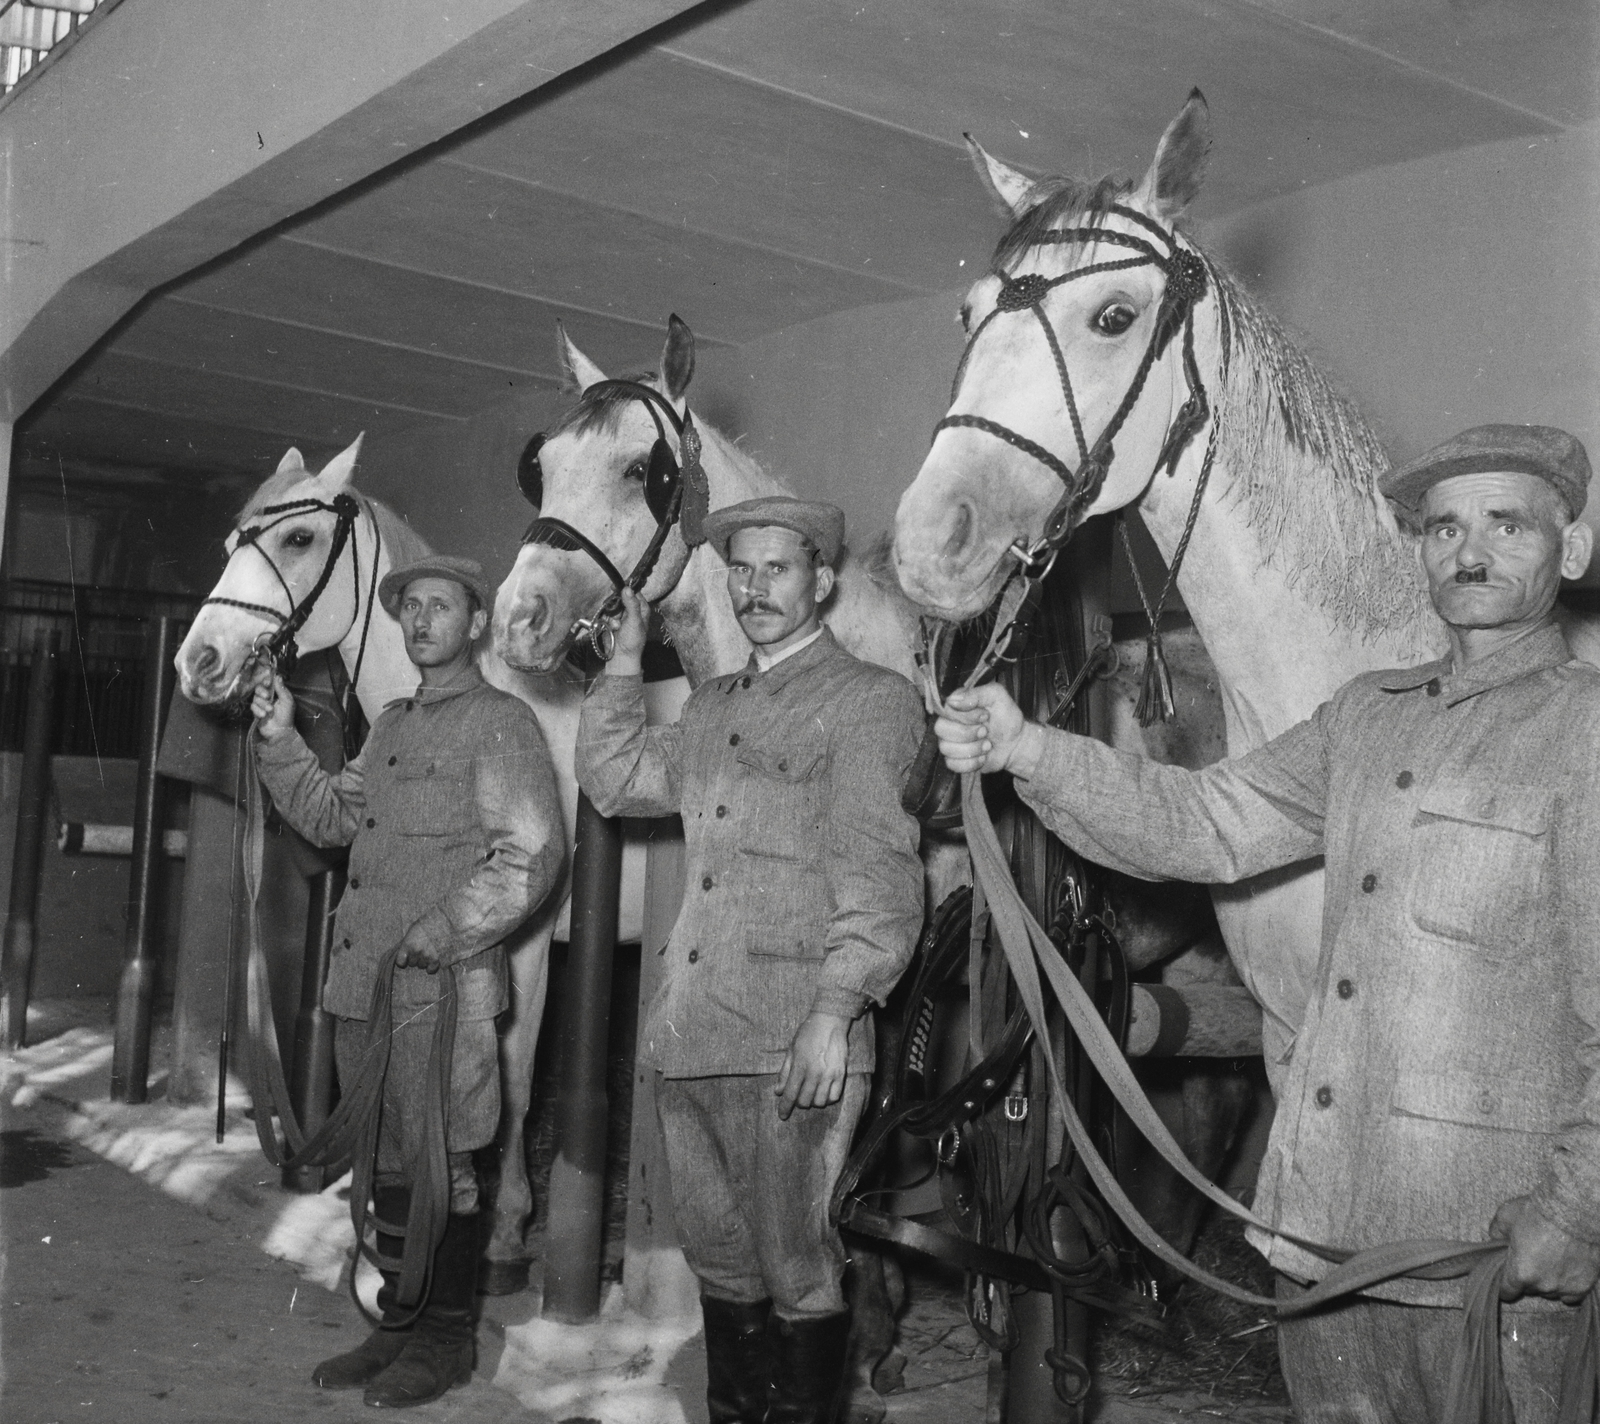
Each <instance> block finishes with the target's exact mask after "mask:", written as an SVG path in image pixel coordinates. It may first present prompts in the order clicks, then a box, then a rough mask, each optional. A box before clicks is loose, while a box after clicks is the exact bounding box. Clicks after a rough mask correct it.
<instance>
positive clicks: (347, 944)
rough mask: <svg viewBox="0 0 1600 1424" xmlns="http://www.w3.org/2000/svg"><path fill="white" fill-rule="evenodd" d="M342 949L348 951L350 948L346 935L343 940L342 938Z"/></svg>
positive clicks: (348, 938)
mask: <svg viewBox="0 0 1600 1424" xmlns="http://www.w3.org/2000/svg"><path fill="white" fill-rule="evenodd" d="M343 947H344V948H345V949H349V948H350V937H349V936H348V935H346V936H345V938H344V941H343Z"/></svg>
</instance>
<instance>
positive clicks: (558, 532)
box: [518, 381, 705, 662]
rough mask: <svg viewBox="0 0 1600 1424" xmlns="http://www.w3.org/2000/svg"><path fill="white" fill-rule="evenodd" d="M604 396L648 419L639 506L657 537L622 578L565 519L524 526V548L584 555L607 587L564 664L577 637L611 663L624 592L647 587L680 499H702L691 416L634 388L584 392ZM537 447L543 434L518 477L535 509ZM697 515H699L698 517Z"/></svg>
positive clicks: (571, 635)
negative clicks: (650, 439) (652, 435)
mask: <svg viewBox="0 0 1600 1424" xmlns="http://www.w3.org/2000/svg"><path fill="white" fill-rule="evenodd" d="M607 391H619V392H622V393H623V394H625V395H627V396H630V397H632V398H633V399H634V400H637V401H642V402H643V403H644V408H645V409H646V410H647V411H649V413H650V419H651V420H653V421H654V422H655V427H656V440H655V443H654V444H653V445H652V446H651V447H650V459H649V464H648V465H647V467H646V470H645V481H644V491H645V503H646V505H647V506H648V508H649V510H650V512H651V514H653V515H654V516H655V520H656V528H655V533H654V534H652V535H651V536H650V542H649V543H648V544H647V545H646V546H645V549H644V552H643V553H642V554H640V555H639V558H638V560H637V561H636V562H635V563H634V566H633V568H632V569H631V570H630V571H629V572H628V574H627V576H626V577H624V576H623V574H622V573H621V572H620V571H619V570H618V568H617V566H616V565H615V564H614V563H612V562H611V559H610V558H609V557H608V556H607V554H606V552H605V550H604V549H602V548H601V547H600V546H599V545H598V544H596V543H595V542H594V540H592V539H591V538H589V536H588V535H587V534H585V533H584V532H583V531H582V530H581V529H578V528H576V527H575V526H573V525H571V524H568V523H567V521H566V520H564V519H556V518H553V517H551V516H549V515H539V516H538V517H537V518H536V519H535V520H534V521H533V523H532V524H530V525H529V526H528V532H527V533H526V534H524V535H523V536H522V542H523V543H524V544H545V545H548V546H549V547H550V548H552V549H557V550H560V551H562V552H564V553H583V554H587V555H588V556H589V557H590V558H591V559H592V560H593V561H594V563H595V565H596V566H597V567H598V568H599V570H600V572H601V573H603V574H604V575H605V576H606V578H608V579H609V580H610V581H611V592H610V593H609V594H608V595H607V596H606V599H605V601H604V602H603V603H601V605H600V607H599V608H598V609H596V610H595V612H594V614H593V615H592V616H590V617H588V618H578V619H575V620H574V621H573V624H572V626H571V627H570V628H568V629H567V632H566V636H565V637H564V638H563V639H562V640H561V644H560V646H559V647H558V648H557V650H556V652H555V655H554V659H553V660H558V659H560V658H563V657H565V656H566V655H567V653H568V652H569V651H570V650H571V648H572V645H573V644H574V643H576V642H577V641H578V639H579V638H587V639H588V640H589V644H590V646H591V647H592V648H593V649H594V652H595V656H596V657H597V658H599V659H600V661H601V662H610V661H611V656H612V654H613V653H615V652H616V646H617V635H616V619H617V617H618V615H619V614H620V613H621V612H622V590H623V589H625V588H626V589H631V590H632V591H633V592H634V593H637V592H638V591H639V590H640V589H642V588H643V587H644V586H645V584H646V583H647V582H648V581H649V579H650V575H651V574H652V573H654V572H655V567H656V561H657V560H658V559H659V558H660V556H661V549H662V546H663V545H664V544H665V543H666V541H667V535H668V534H669V533H670V532H671V531H672V529H673V527H674V526H675V525H677V524H678V523H679V521H680V520H681V519H682V518H683V516H684V514H685V509H684V501H685V499H686V498H694V497H697V495H698V497H700V498H702V499H703V498H704V488H705V475H704V472H703V471H702V470H701V467H700V448H701V447H700V432H699V430H698V429H697V428H696V427H695V423H694V416H693V415H692V414H690V412H689V411H688V410H685V411H684V413H683V414H682V415H681V416H680V415H679V414H678V412H677V410H676V409H675V408H674V407H673V405H672V402H671V401H669V400H667V399H666V397H665V396H663V395H661V394H660V392H658V391H654V390H652V389H651V388H650V387H649V386H646V385H643V384H641V383H640V382H638V381H596V382H595V383H594V385H592V386H588V387H586V388H585V390H584V392H583V395H584V398H586V399H587V398H588V397H590V396H596V395H603V394H604V393H606V392H607ZM663 415H665V416H666V420H667V423H668V424H670V425H671V427H672V431H673V433H674V434H675V435H676V436H677V437H678V455H676V456H675V455H674V454H673V453H672V443H671V441H669V440H668V439H667V425H666V424H663V423H662V416H663ZM543 443H544V436H543V435H539V436H535V437H534V440H533V442H531V443H530V447H529V451H528V453H526V454H525V455H524V457H523V470H522V471H521V472H520V473H519V475H518V484H519V485H520V486H521V488H522V493H523V496H524V497H525V498H526V499H527V500H528V502H529V503H530V504H533V505H539V504H541V503H542V502H543V499H544V475H543V471H542V469H541V468H540V465H539V448H540V447H541V446H542V445H543ZM680 462H681V463H680ZM701 514H702V516H703V514H704V511H701ZM697 535H698V530H690V529H688V528H687V527H686V528H685V530H684V540H685V542H686V543H688V544H689V545H690V546H691V547H692V546H693V545H694V544H696V543H699V542H700V539H699V538H698V537H697Z"/></svg>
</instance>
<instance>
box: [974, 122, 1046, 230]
mask: <svg viewBox="0 0 1600 1424" xmlns="http://www.w3.org/2000/svg"><path fill="white" fill-rule="evenodd" d="M961 137H962V138H964V139H966V141H967V152H968V153H969V154H970V155H971V157H972V166H973V167H974V168H976V169H977V170H978V177H979V178H981V179H982V180H983V186H984V188H985V189H986V190H987V191H988V194H989V197H990V199H991V200H992V201H993V202H994V204H995V206H996V207H997V208H998V209H999V211H1000V216H1001V217H1003V218H1020V217H1021V216H1022V215H1023V214H1024V213H1025V212H1027V211H1028V209H1029V208H1031V207H1032V206H1033V204H1032V202H1031V201H1029V199H1030V196H1031V195H1032V193H1033V188H1034V183H1033V179H1031V178H1030V177H1028V175H1027V174H1026V173H1024V172H1022V171H1021V170H1020V169H1016V168H1013V167H1012V166H1011V165H1010V164H1009V163H1002V162H1001V161H1000V160H999V159H998V158H996V157H994V156H993V155H992V154H989V153H985V152H984V149H983V145H982V144H980V143H979V142H978V140H977V139H975V138H973V136H972V135H971V134H962V135H961Z"/></svg>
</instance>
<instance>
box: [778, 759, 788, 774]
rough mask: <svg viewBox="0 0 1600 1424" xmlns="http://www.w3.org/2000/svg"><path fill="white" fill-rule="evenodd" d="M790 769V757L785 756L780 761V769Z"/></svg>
mask: <svg viewBox="0 0 1600 1424" xmlns="http://www.w3.org/2000/svg"><path fill="white" fill-rule="evenodd" d="M788 769H789V758H788V757H783V758H782V759H780V760H779V762H778V770H779V771H788Z"/></svg>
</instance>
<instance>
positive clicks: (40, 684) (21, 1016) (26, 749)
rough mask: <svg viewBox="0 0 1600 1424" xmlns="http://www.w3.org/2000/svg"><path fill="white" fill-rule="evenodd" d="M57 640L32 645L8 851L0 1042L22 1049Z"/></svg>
mask: <svg viewBox="0 0 1600 1424" xmlns="http://www.w3.org/2000/svg"><path fill="white" fill-rule="evenodd" d="M60 661H61V635H60V634H59V633H51V634H50V635H49V636H48V637H47V638H44V639H41V640H40V642H38V643H37V644H35V645H34V650H33V663H32V665H31V667H30V669H29V676H28V721H27V726H26V728H25V730H24V732H23V738H22V775H21V776H20V777H19V779H18V784H17V840H16V844H15V846H14V847H13V848H12V852H11V905H10V908H9V910H8V912H7V914H6V930H5V941H4V945H3V947H0V1043H3V1044H4V1046H5V1047H6V1048H21V1047H22V1046H23V1044H24V1043H26V1042H27V1037H28V985H29V982H30V980H31V979H32V977H33V951H34V945H35V943H36V940H37V937H38V916H39V866H40V859H41V856H42V853H43V850H44V838H45V836H46V835H47V834H49V828H48V827H47V826H46V825H45V822H46V820H47V819H48V816H47V812H48V810H49V801H50V743H51V739H52V737H53V735H54V733H55V717H54V713H55V703H56V679H57V673H58V671H59V664H60Z"/></svg>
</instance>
